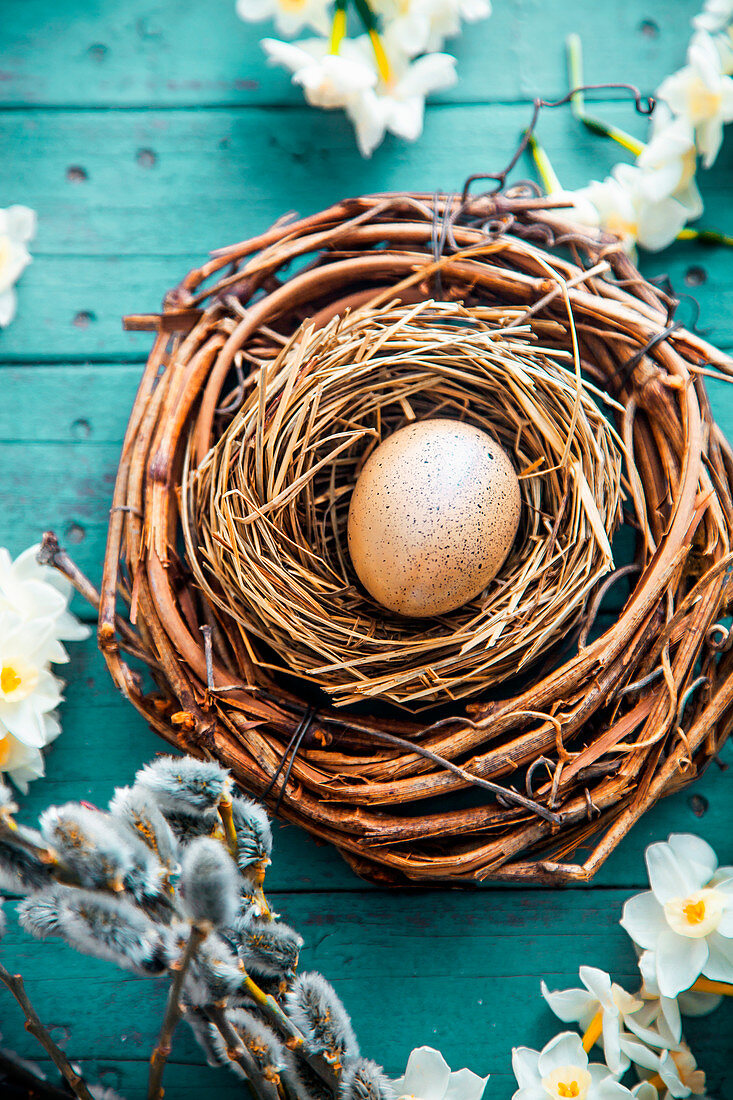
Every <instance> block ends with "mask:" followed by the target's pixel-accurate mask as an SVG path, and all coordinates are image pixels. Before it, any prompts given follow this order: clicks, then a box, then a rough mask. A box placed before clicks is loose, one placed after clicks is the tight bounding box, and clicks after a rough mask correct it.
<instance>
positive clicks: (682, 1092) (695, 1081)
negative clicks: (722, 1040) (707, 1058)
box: [649, 1043, 705, 1100]
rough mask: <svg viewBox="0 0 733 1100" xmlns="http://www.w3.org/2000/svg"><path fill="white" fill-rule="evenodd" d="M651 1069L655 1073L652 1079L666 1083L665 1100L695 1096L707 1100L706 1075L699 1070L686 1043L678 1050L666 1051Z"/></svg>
mask: <svg viewBox="0 0 733 1100" xmlns="http://www.w3.org/2000/svg"><path fill="white" fill-rule="evenodd" d="M649 1068H650V1070H651V1071H653V1072H652V1079H654V1078H661V1080H662V1082H663V1083H664V1087H665V1089H666V1090H667V1091H666V1092H665V1093H663V1100H668V1098H669V1097H675V1100H677V1098H682V1097H685V1096H693V1095H694V1096H696V1097H697V1098H698V1100H705V1098H704V1096H703V1094H704V1092H705V1073H704V1071H703V1070H701V1069H698V1067H697V1062H696V1060H695V1056H694V1054H693V1053H692V1051H691V1050H690V1048H689V1047H688V1046H687V1044H686V1043H681V1044H680V1046H679V1047H678V1048H677V1049H676V1050H665V1051H664V1052H663V1053H662V1054H660V1055H659V1057H658V1058H657V1061H656V1064H655V1065H654V1066H653V1067H649ZM657 1084H658V1082H657Z"/></svg>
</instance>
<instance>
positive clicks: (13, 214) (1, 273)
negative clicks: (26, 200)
mask: <svg viewBox="0 0 733 1100" xmlns="http://www.w3.org/2000/svg"><path fill="white" fill-rule="evenodd" d="M35 235H36V215H35V213H34V212H33V210H29V209H28V207H27V206H9V207H7V209H6V210H0V328H5V326H6V325H9V324H10V322H11V321H12V319H13V317H14V316H15V310H16V307H17V299H16V295H15V289H14V288H15V284H16V283H17V281H18V279H19V278H20V276H21V275H22V273H23V272H24V271H25V269H26V267H27V266H28V264H29V263H30V262H31V255H30V252H29V251H28V249H27V247H26V245H27V244H28V241H31V240H33V238H34V236H35Z"/></svg>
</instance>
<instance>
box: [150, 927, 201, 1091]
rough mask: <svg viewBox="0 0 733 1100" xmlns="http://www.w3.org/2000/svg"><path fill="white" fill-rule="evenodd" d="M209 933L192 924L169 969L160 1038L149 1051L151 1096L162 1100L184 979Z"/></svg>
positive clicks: (180, 1006)
mask: <svg viewBox="0 0 733 1100" xmlns="http://www.w3.org/2000/svg"><path fill="white" fill-rule="evenodd" d="M208 934H209V928H208V926H207V925H206V924H203V923H197V924H192V925H191V931H190V933H189V936H188V940H187V942H186V946H185V948H184V951H183V954H182V955H181V957H180V958H179V959H178V960H177V961H176V962H175V963H172V964H171V967H170V969H171V970H172V971H173V980H172V982H171V984H170V989H169V990H168V1000H167V1001H166V1006H165V1014H164V1016H163V1023H162V1024H161V1028H160V1035H159V1037H158V1042H157V1043H156V1045H155V1047H154V1048H153V1053H152V1054H151V1055H150V1075H149V1077H148V1100H161V1098H162V1096H163V1087H162V1081H163V1070H164V1069H165V1063H166V1062H167V1060H168V1056H169V1055H170V1052H171V1043H172V1040H173V1033H174V1031H175V1030H176V1027H177V1026H178V1023H179V1021H180V1019H181V1017H182V1016H183V1005H182V1004H181V997H182V995H183V983H184V981H185V980H186V974H187V972H188V968H189V966H190V965H191V963H192V961H193V958H194V956H195V954H196V952H197V951H198V949H199V947H200V946H201V944H202V943H203V942H204V940H205V939H206V937H207V936H208Z"/></svg>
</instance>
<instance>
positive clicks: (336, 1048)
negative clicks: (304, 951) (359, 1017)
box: [286, 971, 359, 1064]
mask: <svg viewBox="0 0 733 1100" xmlns="http://www.w3.org/2000/svg"><path fill="white" fill-rule="evenodd" d="M286 1003H287V1010H288V1015H289V1016H290V1018H291V1019H292V1021H293V1023H294V1024H295V1025H296V1026H297V1027H299V1028H300V1030H301V1031H302V1032H303V1035H304V1036H305V1040H306V1045H307V1047H308V1049H309V1050H310V1051H311V1052H312V1053H317V1054H325V1055H327V1056H328V1057H329V1058H330V1059H331V1060H332V1061H338V1062H340V1063H341V1064H343V1063H344V1061H345V1060H346V1059H347V1058H358V1057H359V1045H358V1043H357V1041H356V1036H355V1035H354V1029H353V1027H352V1026H351V1020H350V1019H349V1016H348V1013H347V1011H346V1009H345V1008H344V1006H343V1004H342V1002H341V999H340V998H339V996H338V995H337V993H336V990H335V989H334V988H333V986H332V985H331V984H330V983H329V982H327V981H326V979H325V978H324V977H323V975H322V974H318V973H316V972H315V971H309V972H306V973H304V974H299V975H298V977H297V978H296V979H295V981H294V982H293V984H292V986H291V988H290V990H289V991H288V994H287V997H286Z"/></svg>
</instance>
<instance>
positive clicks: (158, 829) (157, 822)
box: [109, 785, 178, 870]
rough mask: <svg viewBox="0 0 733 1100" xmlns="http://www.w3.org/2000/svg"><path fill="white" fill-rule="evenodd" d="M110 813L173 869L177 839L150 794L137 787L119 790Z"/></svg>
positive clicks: (120, 788)
mask: <svg viewBox="0 0 733 1100" xmlns="http://www.w3.org/2000/svg"><path fill="white" fill-rule="evenodd" d="M109 812H110V813H111V814H112V816H113V817H116V818H119V819H120V820H121V821H124V822H126V824H127V825H128V826H129V827H130V828H131V829H132V830H133V831H134V832H135V833H136V835H137V836H138V837H139V839H140V840H142V841H143V843H144V844H145V845H147V847H148V848H150V849H151V850H152V851H153V852H155V854H156V855H157V856H158V859H159V860H160V861H161V863H162V864H163V865H164V866H165V867H167V868H168V869H169V870H172V869H173V868H174V867H175V865H176V862H177V847H178V845H177V843H176V838H175V837H174V835H173V830H172V829H171V827H170V825H169V824H168V822H167V821H166V819H165V818H164V817H163V814H162V813H161V811H160V808H159V807H158V804H157V802H156V801H155V798H154V796H153V794H152V793H151V792H150V791H148V790H146V789H145V788H144V787H140V786H137V785H135V786H133V787H118V788H117V790H116V791H115V793H114V798H113V799H112V801H111V802H110V804H109Z"/></svg>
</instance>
